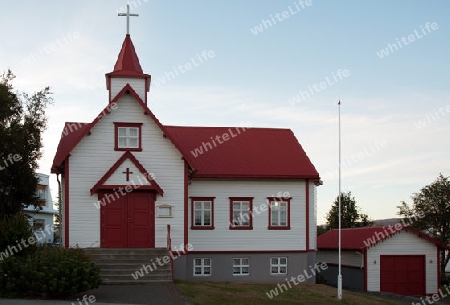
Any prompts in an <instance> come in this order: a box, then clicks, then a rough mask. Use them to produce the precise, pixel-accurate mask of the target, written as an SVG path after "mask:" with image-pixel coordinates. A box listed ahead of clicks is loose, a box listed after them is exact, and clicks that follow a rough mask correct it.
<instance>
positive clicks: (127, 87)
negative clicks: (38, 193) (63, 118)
mask: <svg viewBox="0 0 450 305" xmlns="http://www.w3.org/2000/svg"><path fill="white" fill-rule="evenodd" d="M127 91H129V94H131V95H132V96H134V97H135V99H136V100H137V102H138V103H139V105H140V106H141V107H142V108H143V109H144V112H146V113H147V115H149V116H150V117H151V118H152V120H153V121H154V122H155V123H156V125H158V127H159V129H160V130H161V131H162V132H163V135H164V136H165V137H167V138H168V139H169V140H170V142H172V144H173V145H174V146H175V148H176V149H177V150H178V151H179V153H180V154H181V155H182V156H183V157H184V158H185V159H186V161H188V163H189V164H193V163H192V162H190V161H189V160H190V159H191V157H190V155H183V153H182V151H181V149H180V146H179V145H178V143H177V142H175V141H174V139H173V137H172V136H171V135H170V134H169V133H168V132H167V131H166V128H165V127H164V126H163V125H162V124H161V122H160V121H159V120H158V119H157V118H156V116H155V115H154V114H153V112H151V111H150V109H148V107H147V106H146V105H145V103H144V102H143V101H142V99H141V98H140V97H139V95H138V94H137V93H136V91H134V89H133V88H132V87H131V86H130V84H126V85H125V86H124V87H123V88H122V90H120V92H119V93H117V95H116V96H115V97H114V99H113V100H111V102H110V103H109V104H108V105H107V106H106V107H105V108H104V109H103V111H102V112H100V114H99V115H98V116H97V117H96V118H95V119H94V121H92V123H89V124H88V125H89V126H88V127H87V128H86V130H85V131H84V133H82V134H80V135H79V136H78V138H76V139H75V140H74V141H73V143H71V145H69V146H68V147H67V148H66V149H65V150H64V151H62V152H61V153H58V151H57V152H56V156H57V157H58V158H56V157H55V159H54V161H53V165H52V170H56V169H57V168H58V167H59V166H60V165H61V163H62V162H63V161H64V159H65V158H66V157H67V156H68V155H69V154H70V152H71V151H72V150H73V149H74V148H75V146H77V144H78V143H79V142H80V141H81V140H82V139H83V138H84V137H85V136H86V135H87V134H89V132H90V131H91V129H92V128H93V127H94V126H95V125H96V124H97V123H98V121H100V119H101V118H102V117H103V115H104V114H105V113H110V112H111V108H112V107H113V106H112V105H111V104H113V103H116V102H117V101H118V100H119V98H120V97H122V96H123V95H124V94H126V93H127Z"/></svg>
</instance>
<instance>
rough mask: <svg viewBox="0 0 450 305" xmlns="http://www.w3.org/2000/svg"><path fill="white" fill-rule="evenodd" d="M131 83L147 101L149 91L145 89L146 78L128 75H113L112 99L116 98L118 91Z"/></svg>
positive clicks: (142, 98)
mask: <svg viewBox="0 0 450 305" xmlns="http://www.w3.org/2000/svg"><path fill="white" fill-rule="evenodd" d="M126 84H130V86H131V88H133V90H134V91H136V93H137V95H139V97H140V98H141V100H143V101H144V102H145V96H146V95H147V92H146V90H145V79H143V78H128V77H113V78H111V99H114V98H115V97H116V95H117V93H119V92H120V90H122V89H123V87H125V85H126Z"/></svg>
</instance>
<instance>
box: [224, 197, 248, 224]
mask: <svg viewBox="0 0 450 305" xmlns="http://www.w3.org/2000/svg"><path fill="white" fill-rule="evenodd" d="M229 198H230V226H229V229H230V230H253V198H254V197H229ZM234 201H249V202H250V206H249V216H250V217H249V220H248V223H249V225H248V226H242V225H240V226H239V225H233V202H234Z"/></svg>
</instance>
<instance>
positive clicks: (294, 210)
mask: <svg viewBox="0 0 450 305" xmlns="http://www.w3.org/2000/svg"><path fill="white" fill-rule="evenodd" d="M286 192H288V193H289V194H290V196H291V197H292V199H291V208H290V210H291V229H290V230H268V225H269V214H268V209H267V210H266V211H265V212H261V213H260V214H257V213H253V230H230V229H229V222H230V200H229V197H254V199H253V209H254V210H255V207H256V206H261V205H263V204H265V205H266V206H267V197H277V196H279V195H278V194H283V193H286ZM189 196H190V197H216V198H215V200H214V227H215V228H214V230H191V229H189V241H190V243H191V244H192V246H193V250H194V251H247V250H248V251H268V250H272V251H273V250H303V251H305V250H306V216H305V214H306V213H305V212H306V205H305V204H306V198H305V181H300V180H296V181H293V180H283V181H280V180H278V181H276V180H260V181H242V180H240V181H232V180H216V181H212V180H194V181H193V182H192V184H191V185H190V186H189ZM259 210H261V209H259ZM310 212H311V213H314V211H313V210H310ZM190 226H191V200H189V228H190Z"/></svg>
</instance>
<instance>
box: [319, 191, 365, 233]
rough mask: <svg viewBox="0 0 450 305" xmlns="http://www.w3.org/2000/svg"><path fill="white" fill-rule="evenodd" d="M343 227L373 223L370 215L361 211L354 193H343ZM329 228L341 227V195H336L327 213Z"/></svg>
mask: <svg viewBox="0 0 450 305" xmlns="http://www.w3.org/2000/svg"><path fill="white" fill-rule="evenodd" d="M340 196H341V228H356V227H367V226H370V225H372V222H371V221H370V220H369V216H367V215H366V214H362V213H360V209H359V208H358V207H357V206H356V200H355V197H352V193H351V192H348V193H341V194H340ZM326 218H327V229H328V230H331V229H337V228H338V227H339V197H338V196H336V199H335V200H334V204H333V206H332V207H331V210H330V211H329V212H328V214H327V217H326Z"/></svg>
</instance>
